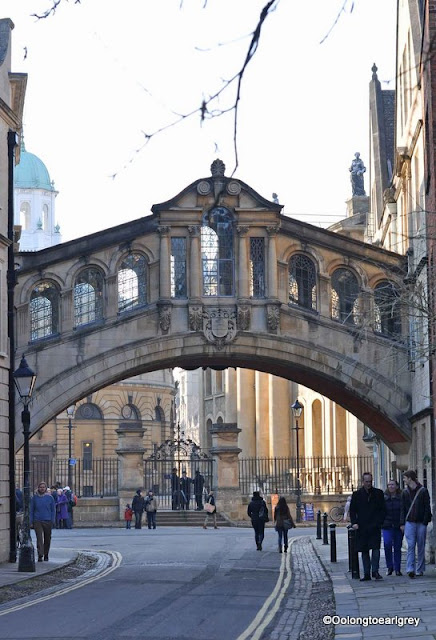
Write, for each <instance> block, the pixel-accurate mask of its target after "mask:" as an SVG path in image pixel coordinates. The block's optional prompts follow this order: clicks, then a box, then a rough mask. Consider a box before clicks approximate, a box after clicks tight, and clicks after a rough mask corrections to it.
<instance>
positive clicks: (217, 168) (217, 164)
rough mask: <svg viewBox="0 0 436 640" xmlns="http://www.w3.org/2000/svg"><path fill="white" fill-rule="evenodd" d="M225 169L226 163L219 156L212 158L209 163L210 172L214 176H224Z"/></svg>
mask: <svg viewBox="0 0 436 640" xmlns="http://www.w3.org/2000/svg"><path fill="white" fill-rule="evenodd" d="M225 170H226V165H225V164H224V162H223V161H222V160H220V159H219V158H217V159H216V160H214V161H213V162H212V164H211V165H210V172H211V174H212V176H213V177H214V178H218V177H222V176H224V173H225Z"/></svg>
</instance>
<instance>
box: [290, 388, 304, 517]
mask: <svg viewBox="0 0 436 640" xmlns="http://www.w3.org/2000/svg"><path fill="white" fill-rule="evenodd" d="M291 409H292V412H293V414H294V418H295V427H294V431H295V436H296V443H297V505H296V506H297V513H296V521H297V522H301V485H300V439H299V437H298V432H299V431H301V429H302V427H299V426H298V418H299V417H300V416H301V412H302V411H303V405H302V404H301V403H300V402H298V400H296V401H295V402H294V404H293V405H291Z"/></svg>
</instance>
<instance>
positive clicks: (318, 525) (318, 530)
mask: <svg viewBox="0 0 436 640" xmlns="http://www.w3.org/2000/svg"><path fill="white" fill-rule="evenodd" d="M316 539H317V540H322V535H321V511H320V510H319V509H318V511H317V512H316Z"/></svg>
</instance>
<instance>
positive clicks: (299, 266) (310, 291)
mask: <svg viewBox="0 0 436 640" xmlns="http://www.w3.org/2000/svg"><path fill="white" fill-rule="evenodd" d="M289 302H290V303H292V304H298V305H299V306H300V307H305V308H306V309H314V310H315V309H316V269H315V265H314V263H313V262H312V260H311V259H310V258H308V257H307V256H303V255H300V254H297V255H295V256H292V258H291V260H290V262H289Z"/></svg>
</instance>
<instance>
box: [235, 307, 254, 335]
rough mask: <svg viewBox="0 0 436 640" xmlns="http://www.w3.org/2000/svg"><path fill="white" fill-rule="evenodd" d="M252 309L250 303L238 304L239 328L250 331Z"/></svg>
mask: <svg viewBox="0 0 436 640" xmlns="http://www.w3.org/2000/svg"><path fill="white" fill-rule="evenodd" d="M250 316H251V310H250V307H249V306H248V305H245V304H244V305H238V329H240V330H241V331H248V329H249V328H250Z"/></svg>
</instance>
